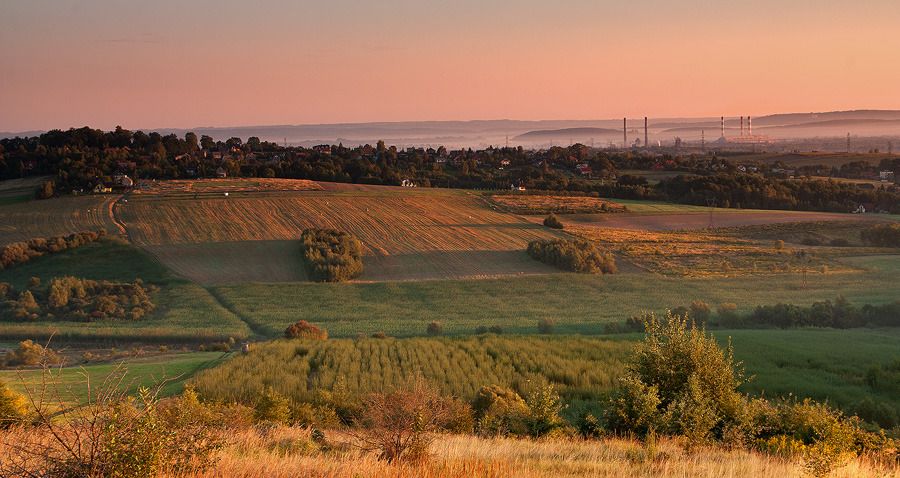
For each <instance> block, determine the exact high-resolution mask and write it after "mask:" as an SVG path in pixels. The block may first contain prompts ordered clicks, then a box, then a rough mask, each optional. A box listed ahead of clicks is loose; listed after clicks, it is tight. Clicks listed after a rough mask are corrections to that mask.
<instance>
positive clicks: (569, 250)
mask: <svg viewBox="0 0 900 478" xmlns="http://www.w3.org/2000/svg"><path fill="white" fill-rule="evenodd" d="M527 251H528V255H530V256H531V257H532V258H533V259H536V260H538V261H541V262H543V263H545V264H550V265H552V266H555V267H558V268H560V269H563V270H566V271H571V272H583V273H588V274H613V273H615V272H616V260H615V257H613V255H612V254H608V253H602V252H600V251H599V250H598V249H597V247H596V246H595V245H594V244H593V243H591V242H588V241H584V240H564V239H553V240H546V241H540V240H539V241H532V242H530V243H528V249H527Z"/></svg>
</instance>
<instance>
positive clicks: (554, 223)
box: [544, 213, 565, 229]
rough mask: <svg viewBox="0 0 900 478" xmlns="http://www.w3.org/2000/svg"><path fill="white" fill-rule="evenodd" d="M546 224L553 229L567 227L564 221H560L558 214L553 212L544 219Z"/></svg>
mask: <svg viewBox="0 0 900 478" xmlns="http://www.w3.org/2000/svg"><path fill="white" fill-rule="evenodd" d="M544 225H545V226H547V227H549V228H551V229H562V228H563V227H565V226H564V225H563V223H562V221H560V220H559V218H558V217H556V214H553V213H550V215H549V216H547V217H546V218H545V219H544Z"/></svg>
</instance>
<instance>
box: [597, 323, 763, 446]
mask: <svg viewBox="0 0 900 478" xmlns="http://www.w3.org/2000/svg"><path fill="white" fill-rule="evenodd" d="M644 324H645V330H646V337H645V339H644V342H643V343H642V344H641V346H640V347H639V349H638V352H637V355H636V356H635V358H634V361H633V362H632V363H631V364H630V365H629V366H628V368H627V369H626V373H625V376H624V378H623V379H622V382H621V387H620V389H619V390H618V392H617V394H616V396H614V398H613V400H612V402H611V406H610V408H609V413H608V415H607V419H608V422H609V423H610V426H611V427H612V428H613V429H615V430H617V431H625V432H633V433H638V434H641V435H644V434H647V433H648V432H650V431H652V430H658V431H663V432H666V433H671V434H675V435H684V436H686V437H687V438H688V439H689V440H690V441H691V442H692V443H693V444H700V443H703V442H705V441H707V440H709V439H712V438H720V437H721V430H723V429H724V428H725V427H726V426H728V425H734V424H737V423H740V422H741V421H742V420H743V412H744V402H745V400H744V398H743V396H742V395H740V394H739V393H738V392H737V387H738V386H739V385H740V384H741V383H742V372H741V371H740V370H739V364H737V363H735V362H734V359H733V355H732V351H731V347H730V346H729V347H728V348H726V349H725V350H722V349H721V348H719V345H718V343H717V342H716V340H715V338H714V337H713V336H712V335H709V334H707V333H706V332H705V331H704V330H703V329H700V328H697V327H696V326H695V325H694V322H692V321H691V320H689V319H688V317H687V316H686V315H685V316H678V315H673V314H671V313H668V314H667V315H666V317H665V318H664V319H663V320H661V321H660V320H658V319H657V318H656V316H655V315H653V314H648V315H647V316H646V317H645V321H644ZM717 435H718V436H717Z"/></svg>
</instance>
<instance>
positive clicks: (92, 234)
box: [0, 229, 106, 270]
mask: <svg viewBox="0 0 900 478" xmlns="http://www.w3.org/2000/svg"><path fill="white" fill-rule="evenodd" d="M105 235H106V231H105V230H102V229H101V230H99V231H85V232H76V233H72V234H69V235H68V236H56V237H51V238H44V237H36V238H33V239H30V240H28V241H24V242H13V243H11V244H7V245H5V246H3V247H0V270H2V269H6V268H9V267H12V266H14V265H16V264H23V263H25V262H28V261H30V260H31V259H33V258H35V257H39V256H43V255H45V254H52V253H55V252H60V251H64V250H66V249H74V248H76V247H79V246H82V245H84V244H89V243H91V242H94V241H96V240H98V239H100V238H101V237H103V236H105Z"/></svg>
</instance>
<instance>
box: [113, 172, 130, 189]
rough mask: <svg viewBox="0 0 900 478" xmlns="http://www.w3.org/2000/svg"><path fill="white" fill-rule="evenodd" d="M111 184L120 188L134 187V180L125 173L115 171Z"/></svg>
mask: <svg viewBox="0 0 900 478" xmlns="http://www.w3.org/2000/svg"><path fill="white" fill-rule="evenodd" d="M113 184H115V185H116V186H118V187H120V188H130V187H134V181H133V180H132V179H131V178H129V177H128V175H127V174H123V173H116V174H114V175H113Z"/></svg>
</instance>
